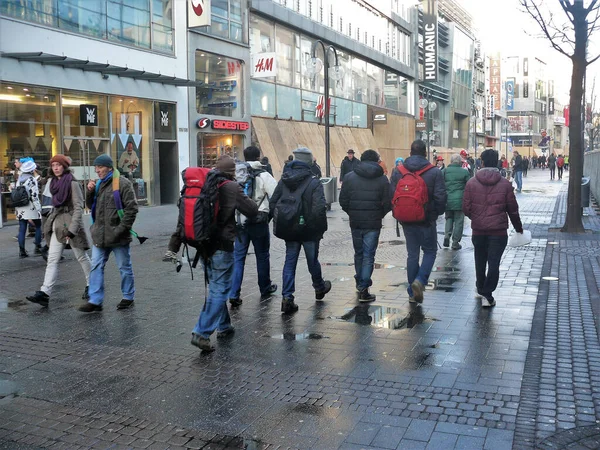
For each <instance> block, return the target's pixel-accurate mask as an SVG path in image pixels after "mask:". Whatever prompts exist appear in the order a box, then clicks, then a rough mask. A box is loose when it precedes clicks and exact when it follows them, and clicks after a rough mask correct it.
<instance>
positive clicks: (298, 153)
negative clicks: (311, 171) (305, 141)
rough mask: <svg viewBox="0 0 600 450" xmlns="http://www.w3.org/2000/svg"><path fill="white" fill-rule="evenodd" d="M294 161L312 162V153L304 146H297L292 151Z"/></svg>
mask: <svg viewBox="0 0 600 450" xmlns="http://www.w3.org/2000/svg"><path fill="white" fill-rule="evenodd" d="M292 153H293V154H294V159H295V160H296V161H301V162H305V163H306V164H312V163H313V154H312V152H311V151H310V150H309V149H307V148H306V147H298V148H297V149H296V150H294V151H293V152H292Z"/></svg>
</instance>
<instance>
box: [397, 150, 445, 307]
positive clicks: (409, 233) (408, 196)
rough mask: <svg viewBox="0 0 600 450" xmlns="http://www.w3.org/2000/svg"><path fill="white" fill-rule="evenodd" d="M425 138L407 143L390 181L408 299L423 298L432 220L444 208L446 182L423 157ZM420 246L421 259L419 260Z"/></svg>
mask: <svg viewBox="0 0 600 450" xmlns="http://www.w3.org/2000/svg"><path fill="white" fill-rule="evenodd" d="M426 156H427V148H426V145H425V142H423V141H422V140H420V139H418V140H416V141H414V142H413V143H412V145H411V146H410V156H409V157H408V158H406V160H405V161H404V165H403V166H402V167H401V169H400V172H398V173H396V174H394V176H393V177H392V179H391V181H390V185H391V186H390V193H391V195H392V213H393V215H394V217H395V218H396V220H398V221H399V222H400V223H401V224H402V229H403V230H404V236H405V237H406V250H407V252H408V258H407V263H406V271H407V276H408V284H409V286H408V289H407V292H408V296H409V301H410V302H411V303H422V302H423V291H424V290H425V285H426V284H427V282H428V281H429V275H430V274H431V270H432V269H433V264H434V263H435V257H436V255H437V245H438V242H437V229H436V220H437V218H438V216H440V215H442V214H444V211H445V209H446V197H447V193H446V184H445V183H444V176H443V175H442V172H441V170H440V169H438V168H437V167H434V166H433V165H432V164H430V163H429V161H427V157H426ZM421 250H423V260H422V262H421V264H419V258H420V253H421Z"/></svg>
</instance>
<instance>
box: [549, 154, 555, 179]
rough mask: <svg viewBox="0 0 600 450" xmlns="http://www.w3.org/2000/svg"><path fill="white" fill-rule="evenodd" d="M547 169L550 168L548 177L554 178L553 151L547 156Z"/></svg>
mask: <svg viewBox="0 0 600 450" xmlns="http://www.w3.org/2000/svg"><path fill="white" fill-rule="evenodd" d="M548 169H550V179H551V180H554V179H555V178H556V156H555V155H554V152H552V154H551V155H550V156H548Z"/></svg>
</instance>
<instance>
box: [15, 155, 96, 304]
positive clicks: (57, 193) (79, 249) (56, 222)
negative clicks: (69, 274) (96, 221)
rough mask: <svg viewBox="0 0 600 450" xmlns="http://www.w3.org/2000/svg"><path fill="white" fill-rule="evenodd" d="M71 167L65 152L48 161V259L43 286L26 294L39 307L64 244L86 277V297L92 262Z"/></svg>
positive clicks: (49, 290)
mask: <svg viewBox="0 0 600 450" xmlns="http://www.w3.org/2000/svg"><path fill="white" fill-rule="evenodd" d="M70 166H71V158H69V157H68V156H65V155H60V154H57V155H54V156H53V157H52V159H51V160H50V167H51V175H50V179H49V181H48V183H49V185H50V193H51V194H52V210H51V212H50V214H49V215H48V217H47V218H46V220H45V222H44V236H45V237H46V242H48V243H49V250H48V260H47V261H48V262H47V265H46V273H45V275H44V283H43V284H42V287H41V288H40V290H39V291H36V292H35V293H34V294H33V295H32V296H29V297H27V300H29V301H30V302H33V303H37V304H39V305H41V306H48V303H49V300H50V295H51V294H52V288H53V287H54V285H55V284H56V279H57V278H58V262H59V261H60V258H61V257H62V253H63V250H64V249H65V247H66V246H67V245H69V246H70V247H71V248H72V249H73V254H74V255H75V257H76V258H77V261H78V262H79V264H80V265H81V268H82V269H83V275H84V276H85V290H84V292H83V296H82V299H83V300H87V299H88V298H89V297H88V289H89V287H88V285H89V280H90V271H91V261H90V257H89V256H88V254H87V253H86V250H88V249H89V248H90V245H89V242H88V237H87V234H86V232H85V228H84V226H83V205H84V201H83V192H82V191H81V186H80V185H79V183H78V182H77V180H76V179H75V177H73V174H72V173H71V172H70V170H69V167H70Z"/></svg>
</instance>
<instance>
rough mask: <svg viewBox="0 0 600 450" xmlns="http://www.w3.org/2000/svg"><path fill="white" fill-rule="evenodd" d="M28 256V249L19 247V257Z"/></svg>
mask: <svg viewBox="0 0 600 450" xmlns="http://www.w3.org/2000/svg"><path fill="white" fill-rule="evenodd" d="M28 256H29V253H27V250H25V249H24V248H22V247H20V248H19V258H27V257H28Z"/></svg>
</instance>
